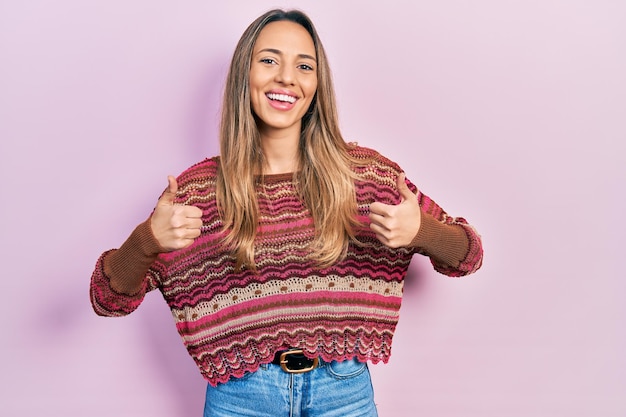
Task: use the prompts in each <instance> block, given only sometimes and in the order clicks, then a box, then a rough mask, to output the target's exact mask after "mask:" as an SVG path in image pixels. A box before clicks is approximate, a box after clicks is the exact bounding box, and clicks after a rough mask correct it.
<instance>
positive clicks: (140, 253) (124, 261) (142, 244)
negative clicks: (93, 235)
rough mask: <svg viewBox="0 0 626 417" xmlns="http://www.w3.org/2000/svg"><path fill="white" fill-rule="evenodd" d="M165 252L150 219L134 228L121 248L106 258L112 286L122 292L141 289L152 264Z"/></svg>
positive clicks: (105, 269)
mask: <svg viewBox="0 0 626 417" xmlns="http://www.w3.org/2000/svg"><path fill="white" fill-rule="evenodd" d="M161 252H164V250H163V248H162V247H161V246H160V245H159V243H158V242H157V240H156V239H155V237H154V235H153V234H152V229H151V227H150V219H148V220H146V221H145V222H143V223H141V224H140V225H139V226H137V227H136V228H135V230H133V232H132V233H131V234H130V236H129V237H128V239H126V241H125V242H124V243H123V244H122V246H120V248H119V249H117V250H115V251H112V252H111V253H110V254H108V255H107V256H106V257H105V259H104V273H105V274H106V275H107V276H108V277H109V280H110V282H111V287H112V288H113V289H114V290H116V291H118V292H121V293H124V294H128V295H134V294H136V293H137V292H139V291H140V290H141V286H142V283H143V280H144V278H145V276H146V272H147V271H148V268H150V265H151V264H152V262H154V260H155V259H156V257H157V256H158V254H159V253H161Z"/></svg>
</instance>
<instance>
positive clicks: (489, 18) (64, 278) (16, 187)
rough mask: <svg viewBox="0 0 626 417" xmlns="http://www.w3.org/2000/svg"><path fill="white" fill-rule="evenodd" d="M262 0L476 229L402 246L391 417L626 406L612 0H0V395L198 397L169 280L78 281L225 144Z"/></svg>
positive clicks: (612, 412) (79, 405)
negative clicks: (115, 304) (116, 296)
mask: <svg viewBox="0 0 626 417" xmlns="http://www.w3.org/2000/svg"><path fill="white" fill-rule="evenodd" d="M274 6H281V7H289V8H292V7H295V8H300V9H302V10H304V11H306V12H307V13H309V14H310V16H311V17H312V18H313V21H314V22H315V23H316V25H317V27H318V30H319V32H320V35H321V37H322V39H323V41H324V43H325V46H326V49H327V52H328V55H329V58H330V63H331V67H332V69H333V74H334V80H335V85H336V90H337V96H338V101H339V109H340V122H341V126H342V128H343V131H344V134H345V136H346V139H347V140H349V141H357V142H359V143H360V144H362V145H364V146H369V147H374V148H376V149H377V150H379V151H380V152H381V153H383V154H385V155H386V156H388V157H389V158H391V159H392V160H395V161H396V162H398V163H399V164H400V165H401V166H402V167H403V168H404V169H405V170H406V172H407V175H408V177H409V179H411V180H412V181H413V182H415V183H416V184H417V185H418V187H420V188H421V189H422V190H423V191H424V192H425V193H426V194H428V195H429V196H431V197H432V198H433V199H434V200H435V201H437V202H438V203H439V204H441V205H442V206H443V207H444V208H445V209H446V210H447V211H448V212H449V213H450V214H452V215H455V216H463V217H465V218H467V219H468V220H469V221H470V223H472V224H474V225H475V226H476V227H477V228H478V230H479V232H480V233H481V235H482V236H483V239H484V248H485V261H484V266H483V268H482V269H481V270H480V271H479V272H478V273H476V274H475V275H473V276H470V277H466V278H461V279H456V278H447V277H444V276H442V275H439V274H437V273H435V272H434V271H433V270H432V268H431V267H430V265H429V263H428V261H427V259H425V258H423V257H416V258H415V259H414V261H413V263H412V265H411V269H410V273H409V276H408V277H407V282H406V291H405V297H404V302H403V306H402V311H401V318H400V324H399V326H398V329H397V333H396V338H395V339H394V346H393V354H392V357H391V361H390V363H389V364H387V365H376V366H371V370H372V373H373V378H374V386H375V390H376V402H377V403H378V407H379V410H380V415H381V417H389V416H394V417H397V416H400V417H402V416H406V417H414V416H428V417H492V416H493V417H496V416H497V417H556V416H564V417H565V416H567V417H582V416H584V417H622V416H625V415H626V395H624V393H625V392H626V355H625V354H624V352H625V351H626V333H625V332H626V330H625V329H626V326H625V324H626V323H625V317H626V307H625V306H626V303H625V302H624V301H623V298H624V295H625V293H626V279H625V278H626V274H625V273H624V271H623V266H622V265H623V257H624V255H623V251H624V244H623V241H624V234H625V232H626V230H625V227H624V215H625V214H626V197H625V196H624V190H625V185H624V184H625V180H626V175H625V170H626V168H625V167H626V157H625V155H626V145H625V143H626V76H625V75H624V74H626V24H625V23H624V22H626V3H625V2H623V1H621V0H614V1H611V0H594V1H591V0H586V1H583V0H569V1H566V0H562V1H558V0H530V1H521V0H477V1H462V0H444V1H438V2H434V1H423V0H417V1H415V0H413V1H404V2H403V1H395V0H388V1H363V2H347V1H345V2H341V1H336V0H333V1H319V0H318V1H299V2H298V1H280V0H274V1H256V0H255V1H252V0H249V1H231V2H213V1H208V0H203V1H201V0H190V1H184V2H173V1H164V0H149V1H148V0H132V1H124V2H122V1H102V0H93V1H79V0H59V1H44V0H33V1H9V0H2V1H0V139H1V142H0V147H1V148H0V174H1V175H0V179H1V181H2V187H1V188H2V204H1V208H0V213H1V215H0V233H1V235H0V236H1V237H0V239H1V242H0V244H1V247H0V249H1V250H0V257H1V259H0V266H1V268H2V280H1V288H2V299H1V313H2V314H1V315H0V320H1V325H2V328H1V330H2V341H1V342H0V348H1V352H0V353H1V354H0V358H1V359H0V361H1V362H0V369H2V372H1V373H0V415H2V416H7V417H14V416H43V415H45V416H63V417H86V416H87V417H108V416H116V417H137V416H151V417H193V416H200V415H201V408H202V404H203V400H204V398H203V397H204V389H205V383H204V381H203V380H202V379H201V377H200V374H199V372H198V371H197V369H196V368H195V365H194V364H193V362H192V360H191V359H190V358H189V357H188V355H187V353H186V351H185V349H184V347H183V345H182V342H181V340H180V339H179V337H178V335H177V333H176V331H175V328H174V325H173V320H172V318H171V316H170V313H169V310H168V308H167V306H166V305H165V303H164V302H163V299H162V297H161V296H160V294H159V293H158V292H155V293H151V294H149V295H148V296H147V298H146V300H145V304H144V305H142V306H141V308H140V309H139V310H138V311H136V312H135V313H134V314H132V315H130V316H128V317H125V318H120V319H108V318H100V317H97V316H96V315H95V314H94V313H93V312H92V310H91V306H90V304H89V297H88V285H89V278H90V274H91V271H92V269H93V267H94V265H95V261H96V258H97V257H98V256H99V254H100V253H101V252H103V251H104V250H107V249H110V248H113V247H117V246H119V245H120V244H121V243H122V242H123V241H124V239H125V238H126V237H127V236H128V234H129V233H130V232H131V230H132V229H133V228H134V226H135V225H136V224H138V223H140V222H141V221H143V220H144V219H145V218H146V217H147V216H148V215H149V213H150V211H151V210H152V208H153V206H154V204H155V202H156V200H157V198H158V196H159V194H160V193H161V191H162V190H163V189H164V188H165V186H166V184H167V182H166V176H167V175H168V174H174V175H176V174H179V173H180V172H181V171H182V170H184V169H185V168H187V167H188V166H189V165H191V164H193V163H195V162H197V161H199V160H201V159H203V158H204V157H206V156H212V155H214V154H216V153H217V151H218V146H217V137H216V131H217V120H218V114H219V107H220V102H221V96H222V91H223V83H224V77H225V72H226V69H227V67H228V64H229V60H230V57H231V54H232V52H233V49H234V47H235V44H236V41H237V40H238V38H239V36H240V35H241V33H242V32H243V30H244V29H245V27H246V26H247V25H248V24H249V23H250V22H251V21H252V20H253V19H254V18H256V17H257V16H258V15H260V14H261V13H263V12H264V11H266V10H268V9H270V8H272V7H274Z"/></svg>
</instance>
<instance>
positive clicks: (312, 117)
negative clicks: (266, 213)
mask: <svg viewBox="0 0 626 417" xmlns="http://www.w3.org/2000/svg"><path fill="white" fill-rule="evenodd" d="M284 20H287V21H291V22H295V23H297V24H300V25H301V26H302V27H304V28H305V29H306V30H307V31H308V33H309V34H310V35H311V38H312V39H313V44H314V46H315V52H316V56H317V68H318V72H317V77H318V80H317V81H318V84H317V85H318V86H317V92H316V95H315V97H314V99H313V101H312V103H311V106H310V108H309V110H308V112H307V113H306V115H305V116H304V117H303V119H302V131H301V135H300V145H299V148H300V152H299V161H298V164H299V169H298V170H297V172H296V173H295V174H294V180H295V183H296V186H297V189H298V192H299V194H300V196H301V198H302V200H303V202H304V204H305V205H306V207H307V208H308V209H309V211H310V213H311V216H312V217H313V222H314V225H315V237H314V239H313V242H312V244H311V258H312V259H313V260H314V261H316V262H317V264H318V265H319V266H320V267H326V266H330V265H332V264H333V263H334V262H336V261H337V260H339V259H340V258H341V257H342V256H344V255H345V253H346V250H347V247H348V243H349V242H350V240H351V239H354V238H355V230H356V228H357V227H358V226H359V222H358V221H357V218H356V214H357V206H356V196H355V189H354V178H355V175H354V173H353V171H352V169H351V166H352V165H353V164H356V163H357V161H356V160H354V158H351V157H350V155H349V153H348V151H349V148H350V146H351V145H349V144H347V143H346V142H345V141H344V139H343V137H342V135H341V132H340V129H339V123H338V115H337V107H336V103H335V93H334V88H333V84H332V79H331V73H330V67H329V65H328V61H327V58H326V53H325V52H324V48H323V46H322V43H321V41H320V38H319V36H318V34H317V31H316V30H315V27H314V26H313V23H312V22H311V20H310V19H309V18H308V17H307V16H306V15H305V14H304V13H302V12H300V11H298V10H291V11H283V10H279V9H276V10H271V11H269V12H267V13H265V14H263V15H262V16H260V17H259V18H257V19H256V20H255V21H254V22H252V24H250V26H248V28H247V29H246V30H245V32H244V33H243V35H242V36H241V39H240V40H239V42H238V44H237V47H236V48H235V52H234V54H233V58H232V61H231V65H230V70H229V73H228V76H227V79H226V86H225V92H224V101H223V107H222V119H221V125H220V159H221V164H220V170H219V172H218V179H217V202H218V206H219V209H220V215H221V217H222V220H223V223H224V230H225V231H226V237H225V240H224V243H225V244H226V245H227V247H229V248H231V249H232V251H233V253H234V256H235V258H236V265H237V269H240V268H241V267H242V266H245V267H247V268H249V269H252V270H256V266H255V263H254V241H255V237H256V232H257V227H258V218H259V208H258V202H257V197H256V185H257V184H258V178H259V177H258V174H259V173H262V172H263V170H262V168H263V165H264V156H263V151H262V148H261V138H260V134H259V130H258V128H257V125H256V121H255V117H254V114H253V111H252V107H251V102H250V88H249V73H250V63H251V59H252V51H253V48H254V44H255V42H256V39H257V37H258V35H259V33H260V32H261V30H262V29H263V28H264V27H265V26H266V25H267V24H269V23H271V22H275V21H284Z"/></svg>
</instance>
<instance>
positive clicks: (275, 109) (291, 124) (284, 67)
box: [249, 21, 317, 138]
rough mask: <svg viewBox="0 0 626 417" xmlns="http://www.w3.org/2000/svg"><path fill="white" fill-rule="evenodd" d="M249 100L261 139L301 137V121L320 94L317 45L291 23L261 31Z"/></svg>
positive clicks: (275, 25)
mask: <svg viewBox="0 0 626 417" xmlns="http://www.w3.org/2000/svg"><path fill="white" fill-rule="evenodd" d="M249 81H250V99H251V102H252V110H253V111H254V113H255V115H256V116H257V124H258V127H259V131H260V133H261V137H262V138H263V137H268V136H285V135H293V137H294V138H299V137H300V127H301V124H302V117H303V116H304V115H305V114H306V112H307V110H308V109H309V106H310V105H311V102H312V101H313V97H315V92H316V91H317V62H316V56H315V45H314V44H313V39H312V38H311V35H309V33H308V32H307V30H306V29H305V28H304V27H302V26H300V25H299V24H297V23H294V22H291V21H278V22H272V23H269V24H268V25H267V26H265V27H264V28H263V30H261V32H260V33H259V36H258V38H257V40H256V43H255V45H254V49H253V52H252V62H251V63H250V78H249Z"/></svg>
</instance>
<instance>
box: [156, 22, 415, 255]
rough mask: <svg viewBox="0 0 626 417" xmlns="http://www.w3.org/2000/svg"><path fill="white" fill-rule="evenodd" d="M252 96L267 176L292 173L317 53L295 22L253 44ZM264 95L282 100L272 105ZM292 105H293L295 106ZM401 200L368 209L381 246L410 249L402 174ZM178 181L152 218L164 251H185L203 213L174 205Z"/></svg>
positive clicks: (411, 198)
mask: <svg viewBox="0 0 626 417" xmlns="http://www.w3.org/2000/svg"><path fill="white" fill-rule="evenodd" d="M249 82H250V96H251V105H252V109H253V111H254V114H255V115H256V117H257V125H258V128H259V133H260V135H261V143H262V147H263V153H264V155H265V159H266V161H267V164H266V166H265V167H264V173H265V174H278V173H286V172H293V171H294V170H295V169H296V161H297V152H298V142H299V140H300V131H301V124H302V117H303V116H304V115H305V113H306V111H307V110H308V108H309V106H310V104H311V102H312V100H313V98H314V97H315V93H316V91H317V67H316V57H315V47H314V44H313V40H312V38H311V36H310V35H309V33H308V32H307V31H306V29H304V28H303V27H302V26H300V25H298V24H297V23H294V22H289V21H279V22H272V23H270V24H268V25H267V26H265V28H263V30H262V31H261V33H260V34H259V37H258V38H257V40H256V43H255V46H254V50H253V55H252V62H251V63H250V74H249ZM268 94H270V95H271V94H281V95H286V96H289V97H291V99H290V101H292V102H288V101H286V100H284V99H285V97H278V98H279V100H276V98H277V97H275V96H274V97H273V98H274V99H272V98H270V97H268ZM294 100H295V101H294ZM397 186H398V191H399V192H400V195H401V197H402V200H401V202H400V203H399V204H397V205H388V204H383V203H380V202H374V203H372V204H371V205H370V214H369V219H370V222H371V223H370V228H371V229H372V231H374V233H375V234H376V236H377V237H378V239H379V240H380V241H381V242H382V243H383V244H385V245H387V246H389V247H392V248H397V247H402V246H408V245H409V244H410V243H411V241H412V240H413V238H414V237H415V236H416V235H417V232H418V230H419V227H420V223H421V210H420V208H419V205H418V202H417V198H416V196H415V194H413V193H412V192H411V190H410V189H409V188H408V187H407V185H406V182H405V177H404V174H402V175H400V176H399V177H398V183H397ZM177 190H178V184H177V183H176V179H175V178H174V177H172V176H168V187H167V189H166V190H165V191H164V192H163V195H162V196H161V197H160V198H159V201H158V202H157V205H156V208H155V210H154V213H153V215H152V218H151V228H152V233H153V235H154V237H155V238H156V240H157V241H158V243H159V245H161V247H162V248H163V249H164V250H165V251H172V250H177V249H182V248H185V247H187V246H189V245H191V244H192V243H193V241H194V240H195V238H197V237H198V236H200V228H201V226H202V219H201V217H202V211H201V210H200V209H199V208H197V207H194V206H182V205H175V204H174V197H175V195H176V191H177Z"/></svg>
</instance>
